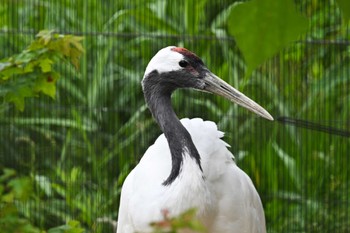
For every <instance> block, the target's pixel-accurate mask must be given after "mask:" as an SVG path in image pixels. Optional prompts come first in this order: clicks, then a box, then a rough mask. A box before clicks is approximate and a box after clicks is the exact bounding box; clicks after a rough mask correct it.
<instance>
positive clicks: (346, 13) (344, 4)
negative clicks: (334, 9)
mask: <svg viewBox="0 0 350 233" xmlns="http://www.w3.org/2000/svg"><path fill="white" fill-rule="evenodd" d="M336 2H337V3H338V5H339V8H340V10H341V12H342V16H343V20H344V23H347V22H349V20H350V1H349V0H336Z"/></svg>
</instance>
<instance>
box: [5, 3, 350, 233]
mask: <svg viewBox="0 0 350 233" xmlns="http://www.w3.org/2000/svg"><path fill="white" fill-rule="evenodd" d="M274 2H277V1H274ZM278 2H279V1H278ZM281 2H285V1H281ZM294 2H295V3H294ZM287 3H288V2H287ZM336 3H338V4H339V1H314V0H307V1H293V4H292V5H291V7H286V6H285V5H284V4H283V6H280V7H281V8H282V9H275V10H274V11H272V10H271V9H270V8H269V9H268V10H266V11H264V12H261V13H259V17H261V18H265V19H268V14H272V15H275V14H277V13H276V12H279V11H281V12H284V11H287V12H290V11H296V12H297V14H298V15H304V16H305V18H307V21H308V24H309V25H308V29H307V33H306V34H305V35H304V36H303V37H302V38H301V39H300V40H299V41H298V43H289V44H283V47H284V46H285V45H288V47H286V48H285V49H284V50H283V51H280V52H279V53H278V51H277V53H274V54H275V56H272V55H270V56H269V59H268V60H267V61H264V62H263V61H262V60H261V62H262V63H263V64H262V65H260V66H259V67H257V68H256V69H255V70H254V72H253V73H252V75H251V76H250V77H248V78H247V79H242V77H243V76H244V75H247V65H248V66H250V67H252V65H249V64H248V60H247V58H245V57H243V56H242V55H244V56H245V52H244V51H243V50H244V49H243V48H242V47H238V45H239V43H238V44H237V43H236V42H238V41H235V39H237V38H236V37H233V31H232V29H233V28H234V27H235V25H239V24H244V23H245V18H250V15H251V13H250V12H249V13H247V14H246V15H243V16H241V17H240V18H239V19H237V20H235V21H233V20H232V17H234V16H233V13H232V12H233V11H234V9H236V7H241V6H242V7H243V5H245V4H247V5H248V6H250V5H251V4H253V5H254V4H260V3H256V1H254V0H253V1H250V2H249V1H247V2H245V3H241V5H238V6H236V5H235V4H237V3H235V2H233V1H231V0H221V1H210V0H203V1H185V0H181V1H171V0H168V1H166V0H140V1H129V0H121V1H115V0H104V1H95V0H90V1H68V0H59V1H29V0H28V1H8V0H5V1H3V2H2V4H0V13H1V14H0V47H1V49H0V57H11V56H12V54H22V53H21V52H20V51H22V50H23V48H27V45H28V44H29V43H30V41H31V40H32V38H33V36H34V34H33V33H32V32H37V31H40V30H41V29H42V28H55V29H57V31H58V32H72V33H73V32H77V34H79V35H83V36H84V38H85V39H84V41H81V43H82V45H83V46H84V48H85V52H84V53H83V54H82V55H81V58H80V60H79V61H80V62H81V63H80V66H79V68H78V69H79V70H78V71H79V72H77V69H76V68H75V67H74V65H73V66H70V65H68V66H67V62H62V61H65V60H64V59H65V56H63V55H59V57H57V58H52V57H51V56H48V57H47V58H48V59H49V60H51V61H52V63H50V62H49V61H48V60H45V59H44V61H43V62H42V64H41V65H39V63H35V60H33V62H34V63H35V64H36V66H35V67H36V68H35V72H38V73H45V72H43V69H44V71H48V70H49V69H50V68H51V70H54V71H55V72H57V73H58V74H59V75H60V77H64V78H60V79H59V81H57V79H56V80H55V82H54V84H55V85H54V86H55V87H56V93H55V101H51V100H50V99H49V98H46V96H47V94H44V93H43V91H40V92H39V93H42V94H43V95H41V97H42V98H25V106H26V107H25V109H24V110H23V112H21V113H19V112H18V111H16V110H15V109H14V108H13V107H12V106H11V105H8V104H4V105H2V108H0V111H1V117H0V136H1V138H2V143H0V164H1V165H2V166H4V167H9V168H12V169H15V170H16V172H17V174H18V178H19V177H22V178H21V179H23V177H29V178H30V180H31V181H30V182H31V183H32V185H33V186H32V188H31V189H32V191H31V195H30V196H29V198H28V197H25V201H19V200H18V199H14V200H15V201H14V203H12V204H11V205H12V206H15V207H16V212H15V214H14V215H12V216H17V217H18V218H20V219H23V220H25V222H26V224H29V225H30V226H32V227H33V228H35V229H50V228H53V227H54V228H55V227H57V226H60V225H62V226H65V227H66V228H67V227H68V226H67V222H69V221H67V220H69V219H76V220H77V221H79V222H80V226H79V225H76V227H77V228H83V229H84V230H85V232H96V233H100V232H103V233H105V232H106V233H107V232H115V229H114V226H115V225H116V224H115V221H116V220H117V214H118V205H119V197H120V190H121V186H122V183H123V181H124V179H125V177H126V176H127V174H128V173H129V172H130V170H131V169H132V168H133V167H134V166H135V164H137V161H138V160H139V159H140V158H141V156H142V155H143V154H144V152H145V150H146V149H147V148H148V147H149V146H150V145H152V143H153V142H154V140H155V138H156V137H157V136H158V135H159V134H160V130H159V128H158V127H157V126H156V124H155V123H154V121H153V119H152V116H151V114H150V113H149V111H148V110H147V107H146V106H145V103H144V100H143V94H142V90H141V86H140V81H141V79H142V76H143V72H144V69H145V67H146V65H147V62H148V61H149V59H150V58H151V57H152V56H153V55H154V53H155V52H156V51H158V49H159V48H161V47H164V46H167V45H179V46H184V47H187V48H188V49H190V50H192V51H194V52H196V53H197V54H198V55H199V56H200V57H201V58H202V59H203V60H204V62H205V63H206V64H207V66H208V67H209V68H210V69H211V70H212V71H213V72H214V73H216V74H217V75H218V76H220V77H221V78H223V79H225V80H226V81H227V82H228V83H230V84H232V85H233V86H235V87H237V88H239V89H243V90H242V91H243V92H244V93H245V94H246V95H248V96H249V97H251V98H252V99H254V100H256V101H257V102H258V103H259V104H261V105H262V106H264V107H265V108H266V109H267V110H268V111H269V112H270V113H272V115H273V116H274V117H276V118H277V117H278V116H288V117H295V118H300V119H304V120H309V121H312V122H316V123H319V124H322V125H329V126H333V127H335V128H339V129H343V130H348V128H349V127H348V121H349V119H350V116H349V109H350V105H349V103H350V89H349V88H350V67H349V64H350V62H349V46H348V44H347V43H348V41H347V40H348V38H349V31H348V30H349V29H348V28H347V27H346V23H344V22H343V21H342V17H343V11H346V10H347V8H346V9H344V7H341V8H339V6H342V5H341V4H339V5H338V4H336ZM261 4H263V3H261ZM274 4H279V3H274ZM274 4H273V5H271V7H273V6H274ZM289 4H291V1H289ZM284 8H290V9H284ZM238 9H239V8H237V9H236V10H238ZM241 9H242V8H241ZM294 13H295V12H294ZM265 14H267V15H265ZM283 20H284V16H283ZM283 20H278V21H279V22H281V23H282V24H283V23H284V22H283ZM256 21H257V25H260V24H262V23H263V22H259V21H261V20H259V19H257V20H256ZM241 22H242V23H241ZM275 23H276V22H275ZM291 24H293V23H291ZM272 25H275V24H271V26H272ZM250 30H251V32H252V33H248V34H246V38H243V40H247V41H254V39H256V38H258V39H259V40H260V39H261V40H262V38H265V39H266V38H268V35H266V36H265V35H256V34H253V32H255V33H257V32H258V29H257V28H251V29H250ZM266 30H270V29H269V28H267V29H266ZM276 30H277V31H278V27H277V29H276ZM248 32H249V31H248ZM295 38H296V37H294V36H293V38H291V39H293V40H295ZM272 39H273V41H274V39H275V38H272ZM277 39H279V36H277ZM293 40H290V41H293ZM44 41H45V40H44V39H43V41H42V43H44ZM49 43H50V42H49ZM274 43H275V42H271V43H270V44H273V45H274V46H276V45H277V44H276V43H275V44H274ZM281 46H282V45H281ZM73 47H74V46H73ZM276 47H277V46H276ZM253 48H254V51H255V53H256V54H255V55H257V56H258V57H260V55H259V53H260V51H256V46H253V47H252V49H253ZM267 48H270V45H268V46H267ZM240 52H242V54H241V53H240ZM61 56H62V57H61ZM13 57H16V56H13ZM62 58H63V60H62ZM243 58H245V59H246V60H245V59H243ZM265 58H266V57H265ZM70 63H71V62H70ZM1 64H3V63H1ZM0 69H1V70H2V69H3V68H0ZM51 72H52V71H51ZM1 77H2V76H1ZM22 77H27V74H26V73H25V74H16V75H14V76H13V77H11V78H9V79H8V80H2V78H1V82H2V83H1V85H0V90H1V91H0V96H2V98H4V97H5V94H6V93H7V91H9V90H14V89H5V87H7V84H6V85H5V82H10V81H11V82H12V80H21V79H22ZM28 77H29V76H28ZM39 77H40V75H39V76H37V75H35V76H30V77H29V79H28V80H32V79H33V80H34V79H36V78H39ZM21 81H23V82H27V79H25V80H21ZM42 81H43V82H44V81H45V79H42ZM16 82H17V81H16ZM18 82H19V81H18ZM28 82H29V81H28ZM2 84H4V85H2ZM18 84H21V83H20V82H19V83H18ZM8 85H9V84H8ZM9 87H10V86H9ZM21 87H22V86H21ZM5 91H6V92H5ZM20 92H21V93H22V95H23V96H26V95H29V94H31V93H30V92H29V93H27V92H26V90H25V89H24V90H20ZM48 92H50V91H48ZM36 95H38V93H36ZM50 98H51V97H50ZM5 103H7V102H5ZM173 106H174V108H175V110H176V112H177V113H178V115H179V117H190V118H193V117H201V118H203V119H206V120H212V121H215V122H217V123H218V127H219V129H220V130H222V131H224V132H225V138H224V140H225V141H226V142H227V143H228V144H230V145H231V146H232V147H231V148H230V150H231V151H232V152H233V154H234V155H235V157H236V161H237V163H238V165H239V167H241V168H242V169H243V170H244V171H245V172H246V173H248V175H249V176H250V177H251V178H252V180H253V182H254V184H255V185H256V187H257V189H258V192H259V194H260V196H261V198H262V201H263V204H264V208H265V214H266V219H267V228H268V232H311V233H313V232H348V229H350V225H349V223H350V219H349V216H350V214H349V213H350V207H349V205H348V202H349V195H348V194H349V187H350V184H349V181H348V177H350V169H348V168H347V165H348V164H349V157H348V154H349V148H350V144H349V143H350V142H349V139H348V138H344V137H339V136H334V135H331V134H327V133H322V132H317V131H313V130H307V129H301V128H297V127H294V126H289V125H283V124H279V123H277V122H267V121H264V120H262V119H260V118H257V117H255V116H254V115H253V114H251V113H249V112H247V111H246V110H243V109H241V108H239V107H237V106H236V105H233V104H231V103H229V102H228V101H225V100H223V99H221V98H217V97H215V96H211V95H207V94H204V93H197V92H191V91H179V92H176V93H174V96H173ZM25 180H26V179H25ZM18 182H20V181H18ZM20 183H21V182H20ZM16 186H18V183H17V184H16V182H15V183H14V184H13V186H11V187H16ZM6 187H8V188H7V189H6V190H10V189H12V188H9V187H10V186H8V185H6ZM18 193H20V190H19V191H18ZM16 195H17V194H16ZM24 196H25V195H24ZM8 198H9V199H10V197H8ZM9 216H10V215H9ZM17 217H16V218H17ZM18 218H17V219H18ZM1 220H2V219H1V218H0V221H1ZM18 225H20V224H18ZM68 228H69V227H68Z"/></svg>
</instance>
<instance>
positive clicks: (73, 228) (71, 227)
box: [47, 220, 84, 233]
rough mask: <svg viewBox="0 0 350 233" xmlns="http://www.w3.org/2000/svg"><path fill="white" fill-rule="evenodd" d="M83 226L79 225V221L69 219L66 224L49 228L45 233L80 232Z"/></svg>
mask: <svg viewBox="0 0 350 233" xmlns="http://www.w3.org/2000/svg"><path fill="white" fill-rule="evenodd" d="M82 232H84V228H82V227H81V226H80V223H79V222H77V221H73V220H71V221H69V222H68V223H67V224H66V225H63V226H59V227H55V228H51V229H50V230H48V231H47V233H82Z"/></svg>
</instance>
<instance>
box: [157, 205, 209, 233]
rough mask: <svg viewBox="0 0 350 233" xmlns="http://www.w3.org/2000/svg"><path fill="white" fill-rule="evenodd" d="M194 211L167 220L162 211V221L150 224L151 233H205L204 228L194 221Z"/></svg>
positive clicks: (166, 213) (166, 214) (190, 210)
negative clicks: (188, 232) (186, 232)
mask: <svg viewBox="0 0 350 233" xmlns="http://www.w3.org/2000/svg"><path fill="white" fill-rule="evenodd" d="M196 212H197V211H196V209H189V210H187V211H185V212H184V213H182V214H180V215H179V216H178V217H175V218H169V216H168V214H169V213H168V212H167V211H166V210H164V211H163V217H164V220H162V221H159V222H155V223H151V226H152V227H153V229H154V231H153V233H177V232H179V231H180V230H191V232H198V233H199V232H205V227H204V226H203V225H202V224H201V223H200V222H199V221H198V220H197V219H196Z"/></svg>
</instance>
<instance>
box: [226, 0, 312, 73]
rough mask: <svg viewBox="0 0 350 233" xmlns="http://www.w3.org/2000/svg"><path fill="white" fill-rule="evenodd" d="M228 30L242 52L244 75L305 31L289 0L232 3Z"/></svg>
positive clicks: (299, 15)
mask: <svg viewBox="0 0 350 233" xmlns="http://www.w3.org/2000/svg"><path fill="white" fill-rule="evenodd" d="M229 21H230V22H232V23H231V24H230V25H229V28H228V31H229V33H230V34H231V35H233V36H234V38H235V41H236V43H237V45H238V47H239V48H240V50H241V51H242V53H243V57H244V58H245V61H246V63H247V75H250V74H251V72H252V71H253V70H254V69H256V68H257V67H258V66H259V65H261V64H263V62H264V61H266V60H267V59H269V58H271V57H272V56H273V55H275V54H276V53H277V52H279V51H281V49H283V48H284V47H286V46H287V45H290V44H291V42H294V41H295V40H297V39H298V38H300V36H301V34H302V33H305V32H306V29H307V26H308V21H307V19H306V18H305V17H303V16H302V15H301V14H300V13H299V12H298V11H297V10H296V9H295V4H294V3H293V1H292V0H285V1H275V0H253V1H250V2H247V3H243V4H237V5H235V6H234V7H232V10H231V14H230V16H229Z"/></svg>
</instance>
